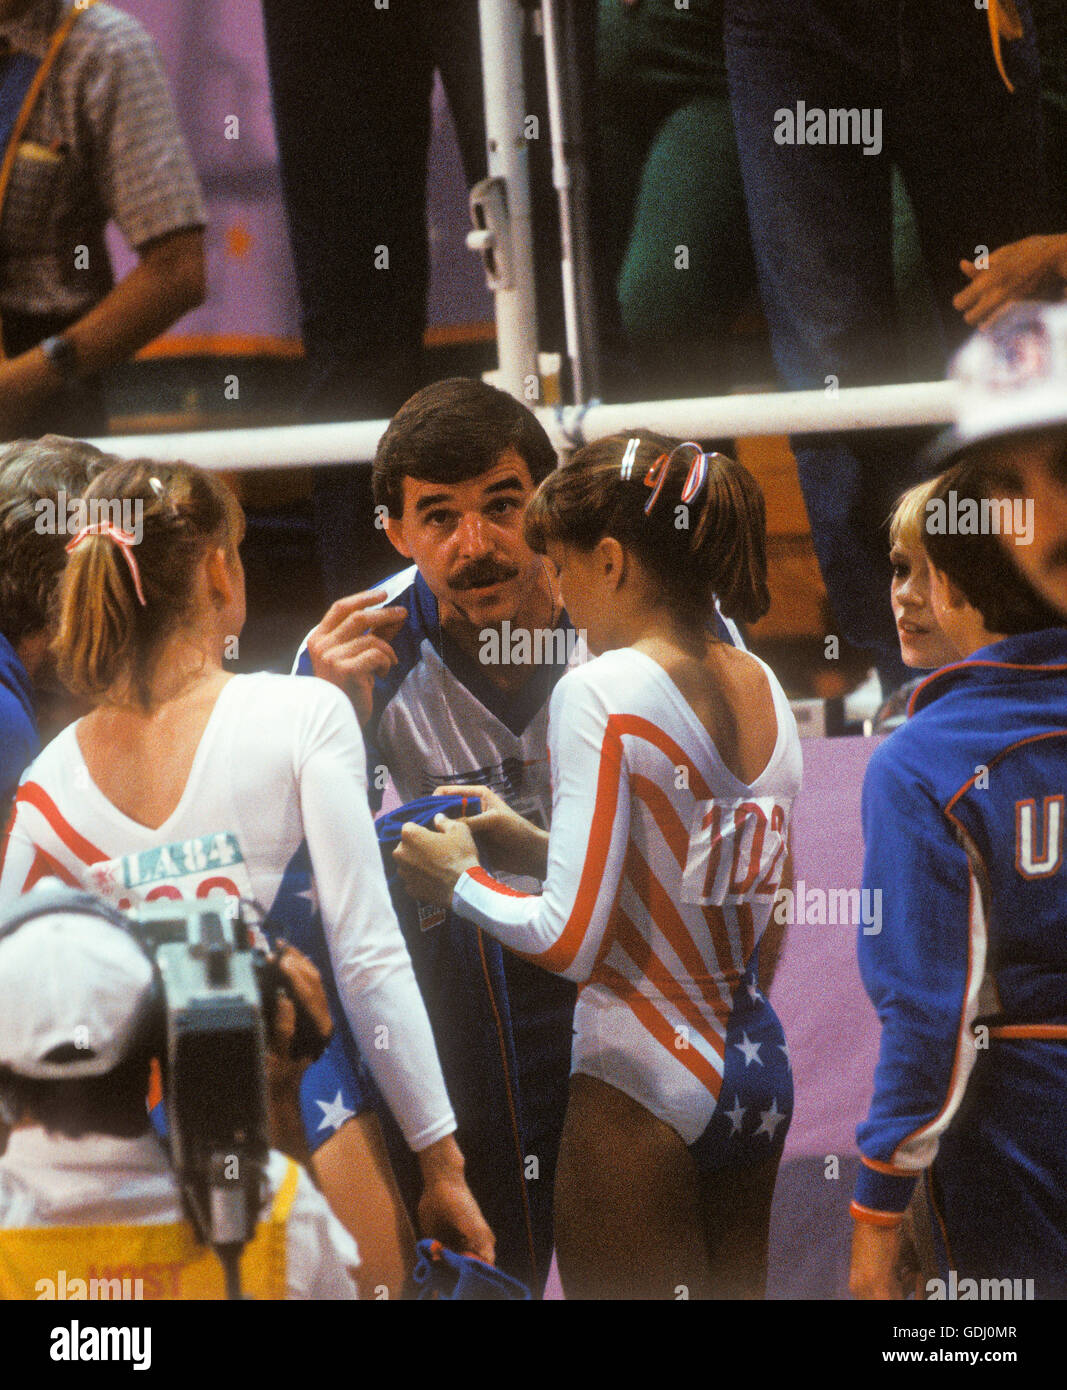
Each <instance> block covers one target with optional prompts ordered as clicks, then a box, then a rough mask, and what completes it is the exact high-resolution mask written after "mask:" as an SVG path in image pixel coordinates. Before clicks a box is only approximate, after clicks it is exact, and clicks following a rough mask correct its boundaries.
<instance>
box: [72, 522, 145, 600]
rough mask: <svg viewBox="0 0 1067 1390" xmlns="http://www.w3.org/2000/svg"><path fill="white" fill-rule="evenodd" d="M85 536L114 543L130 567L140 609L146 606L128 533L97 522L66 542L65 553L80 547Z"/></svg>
mask: <svg viewBox="0 0 1067 1390" xmlns="http://www.w3.org/2000/svg"><path fill="white" fill-rule="evenodd" d="M86 536H107V538H108V539H109V540H112V541H114V542H115V544H116V545H117V546H118V548H119V549H120V550H121V551H122V553H123V555H124V556H125V557H126V563H127V565H129V567H130V574H131V575H132V576H133V587H134V588H135V589H136V590H137V598H138V601H139V602H140V604H141V607H142V608H144V607H145V606H146V601H145V596H144V590H143V589H142V588H141V571H140V570H139V569H138V568H137V561H136V560H135V559H134V556H133V547H134V546H135V545H136V544H137V541H136V540H135V538H134V537H133V535H132V534H131V533H130V532H129V531H124V530H123V529H122V527H121V526H112V524H111V522H110V521H98V522H95V523H94V524H93V525H92V526H83V527H82V529H81V530H80V531H79V532H78V534H77V535H76V536H75V537H74V539H73V540H71V541H68V542H67V547H66V548H67V553H68V554H69V553H70V551H72V550H74V549H75V547H77V546H79V545H81V543H82V541H83V540H85V538H86Z"/></svg>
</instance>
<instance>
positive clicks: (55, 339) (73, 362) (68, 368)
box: [41, 333, 78, 386]
mask: <svg viewBox="0 0 1067 1390" xmlns="http://www.w3.org/2000/svg"><path fill="white" fill-rule="evenodd" d="M41 351H42V352H43V353H44V355H45V356H46V357H47V358H48V360H49V362H51V364H52V366H53V367H55V369H56V371H57V372H58V373H59V375H60V376H61V377H62V378H63V381H64V382H65V383H66V384H67V385H68V386H69V385H70V384H71V383H72V382H75V381H77V380H78V353H77V350H76V349H75V347H74V344H73V343H72V342H71V341H70V339H69V338H65V337H64V336H63V334H62V333H56V334H54V335H53V336H52V337H51V338H45V340H44V342H43V343H41Z"/></svg>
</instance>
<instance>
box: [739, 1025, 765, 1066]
mask: <svg viewBox="0 0 1067 1390" xmlns="http://www.w3.org/2000/svg"><path fill="white" fill-rule="evenodd" d="M762 1046H763V1044H762V1043H758V1042H749V1040H748V1034H747V1033H742V1034H741V1041H740V1042H739V1043H734V1047H739V1048H740V1049H741V1051H742V1052H743V1053H744V1054H745V1069H746V1071H747V1069H748V1068H749V1066H751V1064H752V1063H753V1062H756V1063H758V1065H759V1066H761V1067H762V1066H763V1062H762V1061H761V1060H760V1055H759V1050H760V1048H761V1047H762Z"/></svg>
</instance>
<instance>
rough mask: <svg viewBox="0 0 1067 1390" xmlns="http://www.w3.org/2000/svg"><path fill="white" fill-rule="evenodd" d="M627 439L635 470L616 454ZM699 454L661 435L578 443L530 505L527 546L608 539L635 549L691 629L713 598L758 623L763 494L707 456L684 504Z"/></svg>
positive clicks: (729, 464) (748, 477)
mask: <svg viewBox="0 0 1067 1390" xmlns="http://www.w3.org/2000/svg"><path fill="white" fill-rule="evenodd" d="M631 439H637V440H638V443H637V445H636V448H633V447H632V446H631V448H630V452H631V454H632V456H633V457H632V467H631V469H630V472H629V476H628V477H623V474H622V461H623V456H624V454H626V452H627V447H628V446H629V444H630V440H631ZM695 454H696V450H695V449H684V448H680V447H679V444H678V441H677V440H675V439H670V438H667V437H666V436H664V435H659V434H651V433H648V432H646V431H642V432H641V433H640V434H614V435H610V436H609V437H608V438H606V439H600V440H597V441H596V443H594V444H588V445H586V447H585V448H584V449H579V450H578V452H577V453H576V454H575V455H574V457H573V458H572V459H571V460H570V462H569V463H567V464H565V465H564V467H562V468H560V469H558V470H557V471H556V472H554V473H552V474H551V475H550V476H549V477H548V478H546V479H545V481H544V482H543V483H542V484H541V486H540V487H539V488H538V489H537V491H536V492H535V493H534V495H533V497H532V498H531V499H530V502H529V505H528V506H527V509H526V519H525V534H526V542H527V544H528V545H529V546H530V547H531V548H532V549H534V550H536V551H538V552H539V553H541V554H544V552H545V550H546V549H547V546H548V543H549V542H550V541H559V542H562V543H563V544H565V545H573V546H576V547H577V548H578V549H579V550H585V551H588V550H591V549H592V548H593V546H595V545H596V543H597V542H598V541H599V540H600V539H601V538H602V537H604V536H613V537H614V538H615V539H616V540H617V541H619V542H620V544H622V545H624V546H626V547H627V549H629V550H632V551H633V553H634V554H635V555H636V557H637V559H638V560H639V561H640V563H641V564H642V565H643V566H644V567H645V568H646V570H647V571H648V572H649V574H650V575H651V576H652V577H653V579H654V580H655V581H656V583H657V584H658V585H659V587H660V588H661V589H662V591H663V593H664V595H665V597H666V600H667V602H668V603H669V604H670V606H671V607H672V608H673V609H674V610H675V611H676V612H677V613H678V615H679V617H680V618H681V619H682V621H683V622H684V624H685V625H686V626H687V627H690V628H693V629H697V630H699V629H702V628H703V627H704V626H706V624H707V622H708V617H709V614H710V612H711V608H712V605H713V603H714V600H715V598H716V597H718V599H719V604H720V607H721V608H722V611H723V613H725V614H726V616H727V617H728V618H740V619H741V620H742V621H744V622H755V621H756V620H757V619H759V618H762V617H763V615H764V613H766V611H767V609H768V608H769V607H770V604H771V600H770V594H769V593H768V590H767V521H766V509H765V506H764V501H763V493H762V492H761V491H760V489H759V485H758V484H757V482H756V480H755V478H753V476H752V474H751V473H749V471H748V469H747V468H744V467H743V466H742V465H741V464H739V463H735V462H734V460H733V459H729V458H727V457H726V456H725V455H724V454H709V455H708V475H707V481H706V483H705V485H704V487H703V489H702V490H701V491H700V492H699V493H698V494H697V496H696V497H694V498H693V500H692V502H691V503H689V504H683V503H682V501H681V493H682V488H683V486H684V484H685V481H686V476H687V474H688V472H689V467H690V464H691V463H692V461H693V459H694V457H695ZM663 455H668V456H669V457H670V464H669V467H668V468H667V471H666V476H665V477H664V479H663V484H662V487H661V489H660V493H659V496H658V498H657V500H656V502H655V505H654V506H653V507H652V509H651V511H650V512H649V513H647V514H646V512H645V506H646V504H647V503H648V501H649V499H650V498H651V496H652V490H651V488H650V487H649V486H646V483H645V478H646V475H647V474H648V472H649V470H650V469H652V468H654V466H655V465H656V463H657V461H658V460H659V459H660V458H661V456H663Z"/></svg>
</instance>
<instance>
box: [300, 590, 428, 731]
mask: <svg viewBox="0 0 1067 1390" xmlns="http://www.w3.org/2000/svg"><path fill="white" fill-rule="evenodd" d="M384 597H385V590H384V589H369V590H366V591H364V592H363V593H360V594H351V595H349V597H348V598H342V599H338V600H337V602H336V603H335V604H333V605H332V607H331V608H330V610H329V612H328V613H327V614H326V616H325V618H323V620H322V622H321V623H319V625H318V627H317V628H316V629H315V631H314V632H313V633H312V634H311V636H310V637H309V638H308V656H309V657H310V658H311V669H312V671H313V672H314V674H315V675H316V676H320V677H321V678H322V679H323V680H327V681H330V683H331V684H333V685H336V686H339V687H340V688H341V689H342V690H343V691H344V692H345V694H346V695H347V696H348V698H349V699H350V700H351V701H352V704H353V706H354V707H355V711H356V717H357V718H358V719H359V722H360V724H366V722H367V720H368V719H369V718H370V714H371V706H372V703H373V700H374V682H375V680H376V679H377V678H378V677H379V676H384V675H385V674H386V673H387V672H388V671H389V670H390V668H391V667H393V666H395V665H396V652H394V651H393V649H392V647H391V646H390V645H389V642H390V640H391V639H392V638H393V637H395V636H396V634H397V633H398V632H399V631H400V629H401V627H402V626H403V623H404V619H405V618H406V617H407V615H408V612H407V609H406V608H374V607H373V606H372V605H373V604H375V603H379V602H380V601H381V600H382V599H383V598H384Z"/></svg>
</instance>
